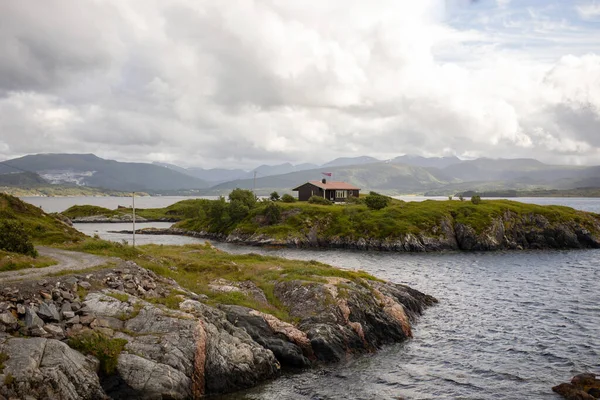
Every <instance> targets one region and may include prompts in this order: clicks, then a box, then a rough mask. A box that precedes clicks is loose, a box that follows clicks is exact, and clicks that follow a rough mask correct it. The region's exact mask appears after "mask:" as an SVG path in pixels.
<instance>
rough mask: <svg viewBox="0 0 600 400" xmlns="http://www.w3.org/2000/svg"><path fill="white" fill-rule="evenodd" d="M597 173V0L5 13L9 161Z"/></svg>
mask: <svg viewBox="0 0 600 400" xmlns="http://www.w3.org/2000/svg"><path fill="white" fill-rule="evenodd" d="M34 153H94V154H96V155H98V156H100V157H104V158H110V159H116V160H119V161H141V162H152V161H161V162H169V163H175V164H178V165H182V166H197V167H204V168H214V167H224V168H253V167H255V166H257V165H260V164H278V163H281V162H292V163H294V164H297V163H303V162H311V163H317V164H321V163H324V162H327V161H329V160H332V159H334V158H336V157H355V156H363V155H368V156H373V157H377V158H379V159H389V158H393V157H396V156H399V155H402V154H416V155H422V156H450V155H456V156H458V157H460V158H467V159H468V158H476V157H492V158H516V157H532V158H537V159H539V160H542V161H544V162H547V163H552V164H589V165H598V164H600V0H585V1H584V0H581V1H579V0H555V1H541V0H522V1H519V0H478V1H475V0H470V1H469V0H419V1H414V0H376V1H364V0H327V1H322V0H227V1H222V0H78V1H72V0H44V1H36V2H34V1H30V0H0V160H6V159H10V158H14V157H19V156H22V155H25V154H34Z"/></svg>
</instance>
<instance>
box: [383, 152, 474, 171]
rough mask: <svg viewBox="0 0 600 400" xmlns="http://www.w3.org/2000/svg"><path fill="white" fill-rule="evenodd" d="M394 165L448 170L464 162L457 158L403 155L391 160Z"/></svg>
mask: <svg viewBox="0 0 600 400" xmlns="http://www.w3.org/2000/svg"><path fill="white" fill-rule="evenodd" d="M390 162H392V163H400V164H406V165H412V166H414V167H423V168H440V169H442V168H446V167H448V166H450V165H452V164H459V163H461V162H462V160H461V159H460V158H458V157H456V156H452V157H421V156H414V155H409V154H407V155H403V156H400V157H396V158H393V159H391V160H390Z"/></svg>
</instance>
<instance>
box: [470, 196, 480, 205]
mask: <svg viewBox="0 0 600 400" xmlns="http://www.w3.org/2000/svg"><path fill="white" fill-rule="evenodd" d="M471 203H473V204H479V203H481V196H479V195H475V196H471Z"/></svg>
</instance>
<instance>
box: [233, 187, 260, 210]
mask: <svg viewBox="0 0 600 400" xmlns="http://www.w3.org/2000/svg"><path fill="white" fill-rule="evenodd" d="M234 200H239V201H241V202H242V203H243V204H244V205H246V206H247V207H248V209H249V210H252V209H253V208H254V206H256V196H254V193H252V191H251V190H246V189H233V191H232V192H231V193H229V201H234Z"/></svg>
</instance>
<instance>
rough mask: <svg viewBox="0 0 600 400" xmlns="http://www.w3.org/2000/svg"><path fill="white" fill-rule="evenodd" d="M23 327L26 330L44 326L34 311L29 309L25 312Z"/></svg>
mask: <svg viewBox="0 0 600 400" xmlns="http://www.w3.org/2000/svg"><path fill="white" fill-rule="evenodd" d="M25 326H26V327H27V328H41V327H42V326H44V321H42V319H41V318H40V317H38V315H37V313H36V312H35V309H33V308H31V307H29V308H27V310H25Z"/></svg>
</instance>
